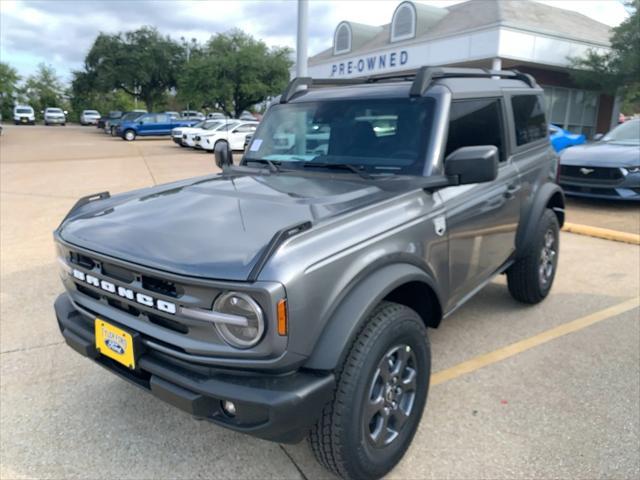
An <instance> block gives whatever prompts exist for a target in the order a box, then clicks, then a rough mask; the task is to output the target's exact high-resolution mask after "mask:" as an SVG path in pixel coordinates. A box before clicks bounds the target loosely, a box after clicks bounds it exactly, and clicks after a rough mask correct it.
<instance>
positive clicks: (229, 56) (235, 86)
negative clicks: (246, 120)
mask: <svg viewBox="0 0 640 480" xmlns="http://www.w3.org/2000/svg"><path fill="white" fill-rule="evenodd" d="M290 55H291V50H290V49H289V48H280V47H274V48H269V47H267V45H266V44H265V43H264V42H262V41H260V40H256V39H254V38H253V37H251V36H250V35H247V34H245V33H243V32H241V31H239V30H234V31H231V32H229V33H224V34H218V35H215V36H213V37H212V38H211V39H210V40H209V41H208V42H207V44H206V45H205V46H204V47H202V48H197V49H194V50H193V51H191V54H190V59H189V61H188V62H187V64H186V65H185V67H184V69H183V71H182V74H181V76H180V79H179V82H178V96H179V98H180V99H181V100H182V101H183V102H185V103H187V102H189V103H190V104H191V105H192V106H194V107H196V108H199V107H213V108H220V109H221V110H223V111H224V112H225V113H226V114H228V115H231V114H235V115H236V116H238V115H240V113H241V112H242V111H243V110H247V109H249V108H250V107H251V106H253V105H255V104H256V103H260V102H262V101H264V100H265V99H266V98H267V97H269V96H272V95H276V94H278V93H280V92H281V91H282V90H283V89H284V87H285V86H286V85H287V82H288V81H289V68H290V67H291V65H292V62H291V60H290Z"/></svg>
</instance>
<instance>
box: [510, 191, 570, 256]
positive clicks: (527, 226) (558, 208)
mask: <svg viewBox="0 0 640 480" xmlns="http://www.w3.org/2000/svg"><path fill="white" fill-rule="evenodd" d="M550 202H551V208H552V209H553V211H554V213H555V214H556V215H557V216H558V222H559V223H560V227H562V224H563V223H564V205H565V201H564V192H563V191H562V188H560V186H559V185H557V184H555V183H545V184H544V185H543V186H542V187H540V189H539V190H538V193H537V194H536V196H535V198H534V199H533V201H532V202H531V207H530V208H529V214H528V215H527V216H526V217H525V218H523V221H521V222H520V226H519V227H518V233H517V236H516V248H517V251H518V252H524V251H526V249H527V247H528V246H529V242H531V240H532V238H533V233H534V232H535V230H536V227H537V226H538V222H539V221H540V218H541V217H542V214H543V213H544V211H545V210H546V209H547V208H548V206H549V205H550Z"/></svg>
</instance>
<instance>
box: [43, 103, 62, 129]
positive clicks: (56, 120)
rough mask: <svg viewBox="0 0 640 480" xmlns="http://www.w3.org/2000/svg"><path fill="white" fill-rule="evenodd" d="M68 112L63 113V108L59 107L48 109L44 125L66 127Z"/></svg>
mask: <svg viewBox="0 0 640 480" xmlns="http://www.w3.org/2000/svg"><path fill="white" fill-rule="evenodd" d="M66 115H67V112H65V111H63V110H62V109H61V108H57V107H48V108H46V109H45V111H44V124H45V125H53V124H58V125H62V126H63V127H64V125H65V124H66V123H67V116H66Z"/></svg>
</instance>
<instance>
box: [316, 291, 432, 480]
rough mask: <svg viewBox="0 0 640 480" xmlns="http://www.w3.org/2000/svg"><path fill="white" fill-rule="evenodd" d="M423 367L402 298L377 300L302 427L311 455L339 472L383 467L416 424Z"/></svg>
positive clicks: (424, 345)
mask: <svg viewBox="0 0 640 480" xmlns="http://www.w3.org/2000/svg"><path fill="white" fill-rule="evenodd" d="M430 371H431V353H430V349H429V341H428V338H427V333H426V329H425V326H424V323H423V322H422V319H421V318H420V317H419V316H418V314H417V313H416V312H414V311H413V310H411V309H410V308H408V307H405V306H404V305H399V304H396V303H390V302H383V303H381V304H380V305H379V306H378V307H377V308H376V309H375V310H374V311H373V313H372V314H371V316H370V317H369V319H368V321H367V323H366V325H365V327H364V328H363V329H362V331H361V332H360V334H359V335H358V337H357V338H356V340H355V342H354V343H353V345H352V346H351V350H350V351H349V353H348V355H347V358H346V359H345V360H344V363H343V365H342V367H341V368H340V369H339V371H338V372H337V385H336V391H335V394H334V398H333V400H332V401H331V402H330V403H329V404H328V405H327V406H326V407H325V408H324V409H323V411H322V415H321V417H320V419H319V420H318V422H317V424H316V425H315V426H314V427H313V429H312V430H311V432H310V434H309V442H310V444H311V448H312V450H313V452H314V454H315V456H316V458H317V459H318V461H319V462H320V463H321V464H322V465H324V466H325V467H326V468H327V469H329V470H330V471H332V472H333V473H335V474H336V475H339V476H341V477H342V478H346V479H359V478H379V477H382V476H383V475H385V474H386V473H387V472H389V471H390V470H391V469H392V468H393V467H394V466H395V465H396V464H397V463H398V462H399V461H400V459H401V458H402V456H403V455H404V453H405V452H406V450H407V448H408V447H409V445H410V443H411V440H412V439H413V436H414V434H415V432H416V429H417V428H418V424H419V422H420V418H421V416H422V411H423V409H424V405H425V403H426V399H427V390H428V387H429V376H430Z"/></svg>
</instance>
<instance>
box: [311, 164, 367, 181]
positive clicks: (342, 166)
mask: <svg viewBox="0 0 640 480" xmlns="http://www.w3.org/2000/svg"><path fill="white" fill-rule="evenodd" d="M302 167H303V168H313V167H317V168H339V169H342V170H351V171H352V172H353V173H355V174H356V175H358V176H359V177H361V178H364V179H365V180H370V179H371V175H369V174H368V173H366V172H363V171H362V170H361V169H360V168H358V167H356V166H355V165H351V164H350V163H329V162H303V163H302Z"/></svg>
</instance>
